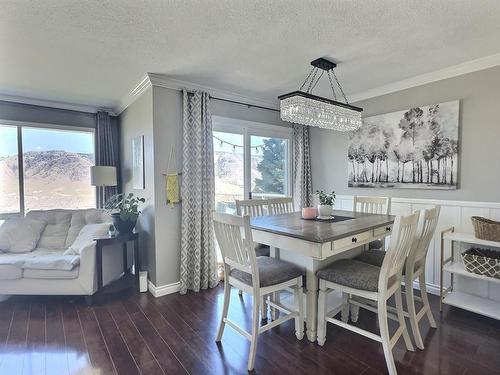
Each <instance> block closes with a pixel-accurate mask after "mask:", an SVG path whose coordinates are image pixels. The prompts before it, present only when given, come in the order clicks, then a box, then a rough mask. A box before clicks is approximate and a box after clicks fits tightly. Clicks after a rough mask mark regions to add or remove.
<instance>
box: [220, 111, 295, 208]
mask: <svg viewBox="0 0 500 375" xmlns="http://www.w3.org/2000/svg"><path fill="white" fill-rule="evenodd" d="M213 123H214V132H213V136H214V162H215V209H216V210H217V211H218V212H226V213H235V211H236V207H235V200H236V199H248V198H252V199H262V198H271V197H280V196H287V195H291V189H290V186H291V182H290V173H289V171H290V170H291V165H290V152H291V130H290V129H289V128H284V127H279V126H275V125H267V124H258V123H252V122H247V121H239V120H234V119H228V118H221V117H217V116H214V117H213Z"/></svg>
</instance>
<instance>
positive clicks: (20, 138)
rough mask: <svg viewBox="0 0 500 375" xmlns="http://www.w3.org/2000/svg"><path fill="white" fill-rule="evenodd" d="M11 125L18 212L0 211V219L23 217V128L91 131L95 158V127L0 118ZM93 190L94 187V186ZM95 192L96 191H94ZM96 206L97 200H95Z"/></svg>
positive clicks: (2, 121) (0, 123) (3, 122)
mask: <svg viewBox="0 0 500 375" xmlns="http://www.w3.org/2000/svg"><path fill="white" fill-rule="evenodd" d="M1 125H5V126H13V127H16V128H17V162H18V170H19V172H18V179H19V181H18V183H19V212H15V213H2V212H1V211H0V220H5V219H13V218H20V217H24V215H25V214H26V207H25V201H24V157H23V128H40V129H49V130H67V131H79V132H88V133H92V141H93V143H94V158H95V128H91V127H84V126H73V125H61V124H51V123H45V122H30V121H16V120H4V119H0V126H1ZM94 190H96V189H95V187H94ZM96 194H97V192H96ZM96 207H97V202H96Z"/></svg>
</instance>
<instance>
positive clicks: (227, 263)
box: [213, 212, 304, 371]
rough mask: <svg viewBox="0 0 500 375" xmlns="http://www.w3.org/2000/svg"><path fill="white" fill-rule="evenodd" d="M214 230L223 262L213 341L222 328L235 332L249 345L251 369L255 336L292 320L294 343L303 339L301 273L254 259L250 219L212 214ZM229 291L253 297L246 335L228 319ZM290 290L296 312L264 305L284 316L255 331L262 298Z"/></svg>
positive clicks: (280, 262)
mask: <svg viewBox="0 0 500 375" xmlns="http://www.w3.org/2000/svg"><path fill="white" fill-rule="evenodd" d="M213 218H214V230H215V236H216V238H217V242H218V243H219V247H220V249H221V253H222V258H223V261H224V271H225V277H224V305H223V308H222V317H221V320H220V324H219V329H218V331H217V337H216V341H217V342H220V341H221V339H222V334H223V333H224V327H225V326H226V324H227V325H229V326H230V327H231V328H233V329H234V330H235V331H236V332H238V333H239V334H241V335H242V336H243V337H245V338H246V339H248V340H249V341H250V352H249V355H248V370H249V371H251V370H253V368H254V363H255V353H256V351H257V339H258V335H259V334H261V333H263V332H265V331H267V330H269V329H271V328H273V327H276V326H277V325H279V324H282V323H284V322H286V321H288V320H290V319H295V335H296V337H297V339H299V340H302V338H303V337H304V309H303V289H302V278H303V274H304V271H303V270H302V269H300V268H299V267H297V266H296V265H294V264H292V263H288V262H285V261H283V260H279V259H274V258H270V257H256V256H255V251H254V249H253V240H252V230H251V228H250V217H249V216H248V215H245V216H235V215H229V214H223V213H216V212H214V214H213ZM231 287H235V288H238V289H240V290H243V291H245V293H248V294H250V295H251V296H252V297H253V308H252V332H250V333H249V332H247V331H246V330H245V329H244V328H241V327H240V326H238V325H237V324H236V323H234V322H233V321H231V320H229V319H228V317H227V316H228V310H229V304H230V298H231ZM287 288H293V290H294V297H295V304H296V307H297V310H292V309H290V308H288V307H285V306H284V305H281V304H278V303H275V302H272V301H268V302H267V303H268V304H269V305H270V306H272V307H274V308H276V309H279V310H280V311H281V312H283V313H284V314H285V315H283V316H282V317H280V318H279V319H277V320H274V321H272V322H271V323H267V324H265V325H263V326H260V327H259V305H260V303H261V301H262V298H261V297H262V296H264V295H267V294H271V293H274V292H276V291H278V290H283V289H287Z"/></svg>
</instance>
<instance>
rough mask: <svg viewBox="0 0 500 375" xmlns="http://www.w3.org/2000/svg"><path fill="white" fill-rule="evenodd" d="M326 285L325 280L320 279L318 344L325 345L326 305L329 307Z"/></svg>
mask: <svg viewBox="0 0 500 375" xmlns="http://www.w3.org/2000/svg"><path fill="white" fill-rule="evenodd" d="M326 289H327V288H326V285H325V282H324V281H323V280H320V281H319V292H318V344H319V345H320V346H323V345H324V344H325V341H326V324H327V322H326V307H327V297H328V295H327V293H326Z"/></svg>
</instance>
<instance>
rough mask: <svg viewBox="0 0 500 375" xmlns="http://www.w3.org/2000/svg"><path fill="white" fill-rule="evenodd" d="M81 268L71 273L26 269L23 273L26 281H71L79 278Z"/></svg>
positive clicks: (76, 268) (74, 269)
mask: <svg viewBox="0 0 500 375" xmlns="http://www.w3.org/2000/svg"><path fill="white" fill-rule="evenodd" d="M79 270H80V267H75V268H73V269H72V270H70V271H62V270H31V269H26V270H24V272H23V278H25V279H49V280H50V279H53V280H70V279H76V278H78V271H79Z"/></svg>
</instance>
